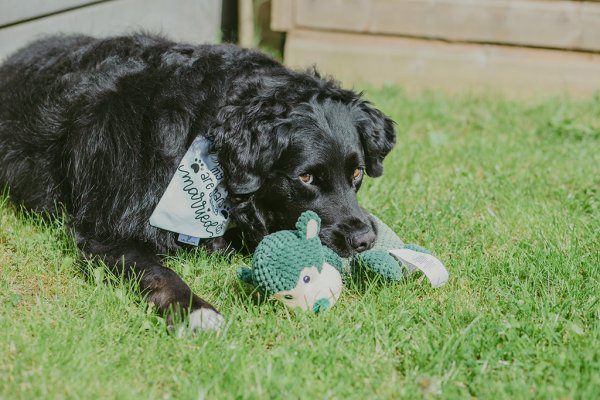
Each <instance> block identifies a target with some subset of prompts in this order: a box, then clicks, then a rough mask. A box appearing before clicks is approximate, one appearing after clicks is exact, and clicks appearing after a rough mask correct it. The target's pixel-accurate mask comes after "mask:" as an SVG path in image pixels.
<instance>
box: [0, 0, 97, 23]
mask: <svg viewBox="0 0 600 400" xmlns="http://www.w3.org/2000/svg"><path fill="white" fill-rule="evenodd" d="M94 2H97V1H94V0H51V1H48V0H26V1H23V0H2V2H1V3H0V26H3V25H7V24H12V23H15V22H19V21H23V20H26V19H31V18H35V17H38V16H40V15H47V14H51V13H55V12H59V11H62V10H66V9H69V8H73V7H79V6H82V5H85V4H90V3H94Z"/></svg>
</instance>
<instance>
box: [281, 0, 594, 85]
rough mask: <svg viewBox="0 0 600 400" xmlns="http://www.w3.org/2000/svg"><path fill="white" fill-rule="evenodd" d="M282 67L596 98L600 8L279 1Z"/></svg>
mask: <svg viewBox="0 0 600 400" xmlns="http://www.w3.org/2000/svg"><path fill="white" fill-rule="evenodd" d="M271 26H272V29H273V30H278V31H285V32H286V33H287V38H286V45H285V54H284V58H285V62H286V63H287V64H289V65H291V66H294V67H304V66H308V65H313V64H316V65H317V67H318V68H319V69H320V70H322V71H323V72H325V73H328V74H331V75H334V76H335V77H337V78H338V79H340V80H342V81H343V82H345V83H347V84H358V85H361V84H371V85H382V84H385V83H400V84H402V85H403V86H405V87H407V88H409V89H441V90H446V91H451V92H466V91H482V90H483V91H488V90H497V91H501V92H505V93H508V94H510V95H517V96H527V97H532V96H536V97H537V96H539V95H548V94H562V93H568V94H572V95H583V96H587V95H590V94H591V93H593V92H595V91H597V90H599V89H600V2H596V1H560V0H273V3H272V20H271Z"/></svg>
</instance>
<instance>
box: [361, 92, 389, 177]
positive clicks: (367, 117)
mask: <svg viewBox="0 0 600 400" xmlns="http://www.w3.org/2000/svg"><path fill="white" fill-rule="evenodd" d="M356 106H357V110H358V112H357V117H356V118H357V121H356V124H357V128H358V133H359V135H360V141H361V143H362V146H363V149H364V152H365V159H366V163H367V165H366V170H367V174H368V175H369V176H373V177H377V176H381V174H383V164H382V163H383V159H384V158H385V156H386V155H387V154H388V153H389V152H390V150H392V147H394V144H395V143H396V130H395V129H394V122H393V121H392V120H391V119H389V118H388V117H386V116H385V115H384V114H383V113H382V112H381V111H379V110H378V109H376V108H374V107H373V106H372V105H371V103H369V102H368V101H365V100H360V101H359V102H357V103H356Z"/></svg>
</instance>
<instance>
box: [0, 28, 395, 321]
mask: <svg viewBox="0 0 600 400" xmlns="http://www.w3.org/2000/svg"><path fill="white" fill-rule="evenodd" d="M198 135H205V136H208V137H210V138H211V139H212V140H213V145H214V149H215V150H216V151H217V153H218V155H219V158H220V161H221V163H222V165H223V168H224V171H225V179H226V180H225V181H226V184H227V188H228V191H229V193H230V196H231V199H232V200H233V208H232V210H231V215H232V218H233V220H234V221H235V223H236V225H237V228H236V229H237V231H232V232H228V234H227V236H226V237H225V238H219V239H215V240H212V241H210V240H209V241H206V242H205V243H204V246H205V247H206V248H207V249H209V250H222V249H224V248H226V247H227V246H230V245H231V244H232V243H237V238H238V237H239V236H240V235H243V237H244V240H245V242H246V243H247V244H248V246H249V247H250V248H252V247H253V246H255V245H256V244H257V243H258V242H259V241H260V240H261V238H262V237H263V236H264V235H266V234H268V233H269V232H273V231H276V230H280V229H284V228H290V227H292V226H293V223H294V221H295V220H296V218H297V217H298V215H299V214H300V213H301V212H302V211H304V210H307V209H312V210H314V211H316V212H317V213H319V215H320V216H321V218H322V220H323V230H322V234H321V236H322V239H323V240H324V242H325V243H327V244H328V245H330V246H331V247H332V248H334V249H335V250H337V251H338V252H339V253H340V254H342V255H348V254H350V253H352V252H355V251H360V250H363V249H364V248H366V247H368V246H369V245H370V243H371V242H372V241H373V239H374V237H375V233H374V228H373V227H372V223H370V221H369V219H368V217H367V216H366V214H365V213H364V212H363V211H362V210H361V209H360V208H359V206H358V204H357V202H356V191H357V190H358V188H359V187H360V180H353V179H352V174H353V171H354V170H355V169H356V168H357V167H361V168H364V169H365V170H366V172H367V173H368V174H369V175H371V176H379V175H381V174H382V172H383V168H382V160H383V158H384V157H385V156H386V155H387V153H388V152H389V151H390V150H391V148H392V146H393V145H394V142H395V132H394V128H393V124H392V122H391V121H390V120H389V119H388V118H387V117H385V116H384V115H383V114H382V113H381V112H380V111H378V110H377V109H375V108H374V107H373V106H372V105H371V104H369V103H368V102H366V101H365V100H363V99H361V97H360V95H359V94H357V93H355V92H353V91H349V90H344V89H341V88H340V87H339V86H338V85H337V83H336V82H334V81H332V80H328V79H323V78H321V77H320V76H319V75H318V74H317V73H316V72H295V71H291V70H289V69H287V68H285V67H283V66H282V65H281V64H279V63H278V62H276V61H275V60H273V59H271V58H269V57H267V56H265V55H263V54H261V53H258V52H256V51H251V50H244V49H240V48H238V47H235V46H232V45H202V46H193V45H188V44H180V43H174V42H171V41H169V40H166V39H164V38H161V37H157V36H151V35H144V34H140V35H133V36H123V37H114V38H108V39H95V38H91V37H86V36H59V37H50V38H47V39H44V40H40V41H37V42H35V43H33V44H31V45H29V46H27V47H26V48H24V49H22V50H20V51H18V52H17V53H16V54H14V55H13V56H11V57H10V58H8V59H7V60H6V61H5V62H4V64H3V65H2V66H1V67H0V185H7V186H8V187H9V188H10V194H11V198H12V199H13V200H14V201H15V202H18V203H21V204H23V205H24V206H26V207H28V208H30V209H33V210H37V211H45V212H50V213H53V212H54V211H55V210H56V206H57V204H61V205H63V206H64V208H65V209H66V210H67V212H68V213H69V215H70V217H71V218H72V221H71V223H72V225H73V226H74V229H75V231H76V234H77V239H78V243H79V245H80V247H81V249H82V251H83V252H84V254H86V255H87V256H92V257H100V258H103V259H104V260H105V261H106V262H107V263H108V264H109V265H115V266H116V265H121V266H123V265H125V267H126V268H127V270H131V271H133V272H135V273H137V274H141V275H142V276H143V278H142V282H141V285H142V288H143V289H144V290H145V291H146V292H147V293H148V296H149V300H150V301H153V302H155V303H156V304H157V305H158V307H159V309H160V310H161V311H163V312H165V311H167V310H169V309H172V308H173V307H175V308H179V309H196V308H199V307H211V306H210V305H209V304H208V303H206V302H205V301H204V300H202V299H200V298H199V297H197V296H195V295H193V294H192V293H191V291H190V289H189V287H188V286H187V285H186V284H185V283H184V282H183V281H182V280H181V279H180V278H179V277H178V276H177V275H176V274H175V273H173V272H172V271H170V270H168V269H166V268H164V267H162V265H161V260H160V257H159V256H157V254H165V253H168V252H171V251H173V250H175V249H177V248H179V247H180V245H179V244H178V243H177V242H176V240H175V235H174V234H173V233H171V232H167V231H164V230H161V229H157V228H154V227H152V226H151V225H150V224H149V223H148V219H149V217H150V215H151V213H152V211H153V210H154V208H155V206H156V204H157V202H158V200H159V199H160V197H161V196H162V194H163V192H164V190H165V188H166V186H167V185H168V183H169V181H170V179H171V177H172V176H173V173H174V171H175V170H176V168H177V166H178V163H179V161H180V160H181V158H182V157H183V155H184V153H185V152H186V150H187V148H188V147H189V146H190V144H191V143H192V141H193V140H194V138H195V137H196V136H198ZM304 173H310V174H312V175H313V176H314V181H313V183H312V184H310V185H306V184H304V183H302V182H301V181H300V180H299V179H298V176H299V175H301V174H304ZM190 299H191V300H190Z"/></svg>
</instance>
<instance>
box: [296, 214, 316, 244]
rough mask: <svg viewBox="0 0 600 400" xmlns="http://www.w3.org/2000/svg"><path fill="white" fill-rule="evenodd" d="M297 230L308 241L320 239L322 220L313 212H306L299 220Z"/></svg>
mask: <svg viewBox="0 0 600 400" xmlns="http://www.w3.org/2000/svg"><path fill="white" fill-rule="evenodd" d="M296 229H298V232H300V234H301V235H302V237H303V238H304V239H306V240H310V239H313V238H316V237H319V230H320V229H321V218H319V216H318V215H317V214H316V213H315V212H313V211H305V212H303V213H302V214H301V215H300V217H299V218H298V222H296Z"/></svg>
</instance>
